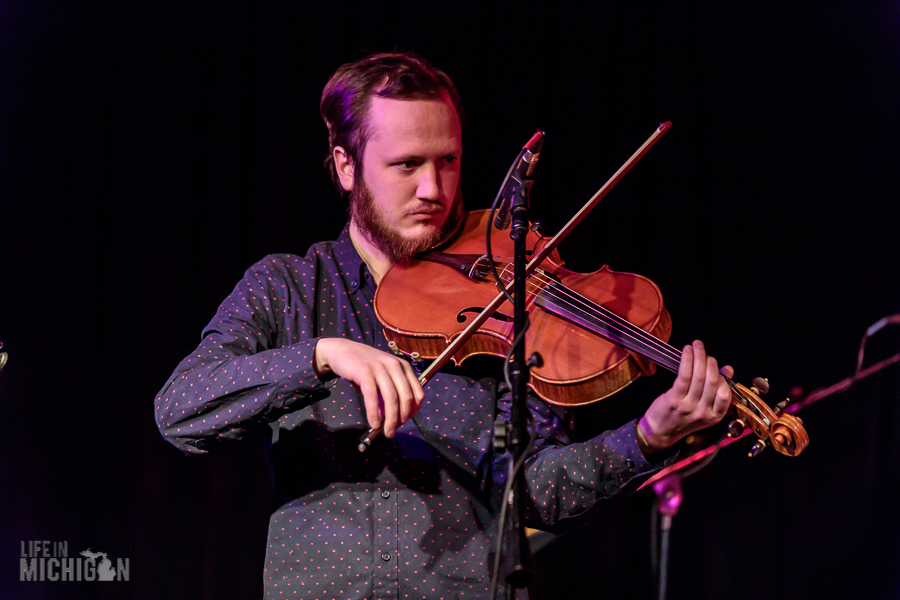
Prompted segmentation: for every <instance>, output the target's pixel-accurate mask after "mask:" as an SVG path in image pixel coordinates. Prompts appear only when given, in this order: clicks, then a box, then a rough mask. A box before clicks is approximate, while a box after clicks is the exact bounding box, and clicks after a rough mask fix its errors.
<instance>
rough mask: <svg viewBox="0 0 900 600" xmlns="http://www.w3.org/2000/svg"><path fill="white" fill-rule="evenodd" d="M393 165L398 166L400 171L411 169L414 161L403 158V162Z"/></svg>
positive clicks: (414, 166) (414, 164)
mask: <svg viewBox="0 0 900 600" xmlns="http://www.w3.org/2000/svg"><path fill="white" fill-rule="evenodd" d="M394 166H395V167H397V168H399V169H400V170H401V171H412V170H413V169H415V168H416V161H414V160H405V161H403V162H398V163H394Z"/></svg>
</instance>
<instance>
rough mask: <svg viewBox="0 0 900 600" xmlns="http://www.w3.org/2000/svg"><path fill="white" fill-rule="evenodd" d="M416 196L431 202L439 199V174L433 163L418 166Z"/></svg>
mask: <svg viewBox="0 0 900 600" xmlns="http://www.w3.org/2000/svg"><path fill="white" fill-rule="evenodd" d="M416 197H417V198H421V199H422V200H431V201H433V202H437V201H438V200H440V199H441V174H440V171H438V169H437V168H436V166H435V165H434V164H433V163H430V162H428V163H425V164H423V165H422V166H421V167H420V168H419V181H418V187H417V188H416Z"/></svg>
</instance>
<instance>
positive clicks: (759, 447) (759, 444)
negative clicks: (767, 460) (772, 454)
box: [747, 440, 766, 458]
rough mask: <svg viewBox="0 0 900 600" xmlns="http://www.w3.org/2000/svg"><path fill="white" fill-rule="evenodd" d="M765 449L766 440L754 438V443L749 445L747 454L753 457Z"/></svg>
mask: <svg viewBox="0 0 900 600" xmlns="http://www.w3.org/2000/svg"><path fill="white" fill-rule="evenodd" d="M765 449H766V442H765V441H764V440H756V443H754V444H753V445H752V446H751V447H750V452H749V453H748V454H747V456H749V457H750V458H753V457H754V456H759V453H760V452H762V451H763V450H765Z"/></svg>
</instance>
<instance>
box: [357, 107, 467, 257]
mask: <svg viewBox="0 0 900 600" xmlns="http://www.w3.org/2000/svg"><path fill="white" fill-rule="evenodd" d="M368 127H369V140H368V142H367V144H366V148H365V151H364V153H363V158H362V165H361V167H362V168H361V169H360V168H359V167H356V168H355V169H354V181H353V189H352V190H351V194H350V213H351V221H352V223H353V225H354V226H355V227H356V228H357V229H358V230H359V232H360V233H361V234H362V235H363V237H365V239H366V241H367V242H368V243H370V244H372V245H373V246H375V247H376V248H377V249H378V250H380V251H381V252H382V253H383V254H384V255H385V257H387V258H388V259H389V260H390V261H391V262H401V263H402V262H405V261H407V260H408V259H410V258H412V257H413V256H414V255H415V254H418V253H419V252H423V251H425V250H427V249H428V248H430V247H432V246H434V245H435V244H436V243H437V242H439V241H440V240H441V238H443V237H444V235H445V234H446V233H447V232H448V231H450V230H452V228H453V227H454V226H455V224H456V222H457V221H458V220H459V218H460V216H461V214H462V201H461V196H460V194H459V174H460V158H461V157H462V132H461V129H460V123H459V116H458V115H457V113H456V109H455V108H454V106H453V103H452V102H451V101H450V99H449V98H448V97H447V96H444V97H442V98H440V99H436V100H394V99H389V98H379V97H377V96H376V97H373V98H372V100H371V104H370V106H369V114H368Z"/></svg>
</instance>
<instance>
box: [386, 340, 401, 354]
mask: <svg viewBox="0 0 900 600" xmlns="http://www.w3.org/2000/svg"><path fill="white" fill-rule="evenodd" d="M388 348H390V350H391V352H393V353H394V354H396V355H397V356H403V353H402V352H400V347H399V346H398V345H397V342H395V341H393V340H391V341H390V342H388Z"/></svg>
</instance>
